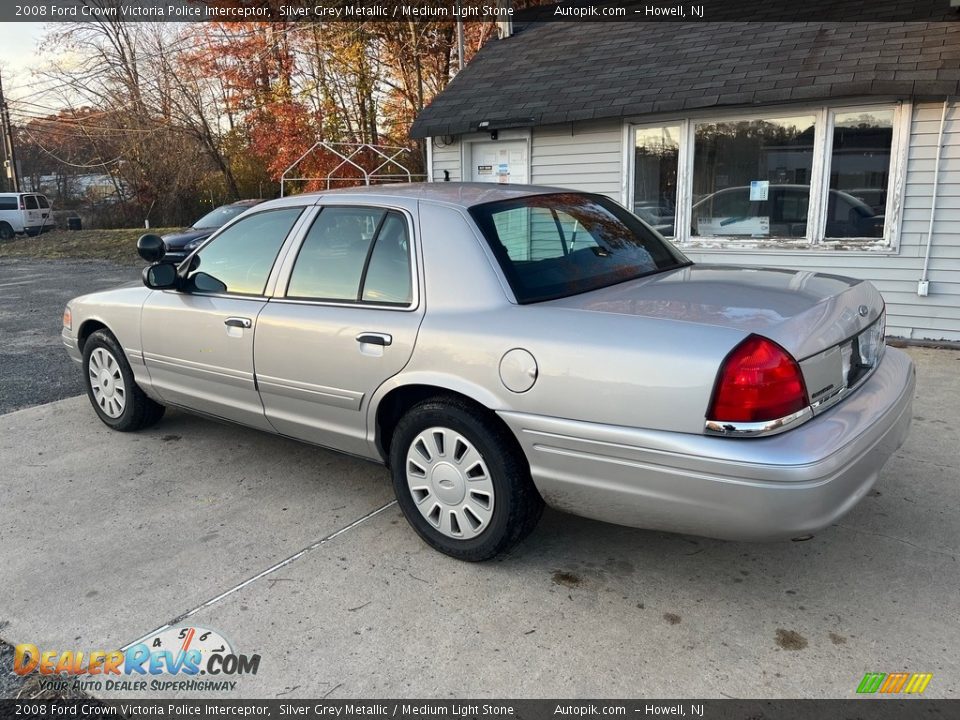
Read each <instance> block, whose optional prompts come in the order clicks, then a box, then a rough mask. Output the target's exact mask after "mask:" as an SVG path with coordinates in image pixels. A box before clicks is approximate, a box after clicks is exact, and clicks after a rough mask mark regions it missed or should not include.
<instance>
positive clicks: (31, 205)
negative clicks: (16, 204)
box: [23, 195, 40, 210]
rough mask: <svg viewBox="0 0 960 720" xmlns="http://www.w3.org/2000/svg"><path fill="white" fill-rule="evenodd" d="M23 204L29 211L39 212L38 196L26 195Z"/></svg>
mask: <svg viewBox="0 0 960 720" xmlns="http://www.w3.org/2000/svg"><path fill="white" fill-rule="evenodd" d="M23 204H24V205H25V206H26V208H27V210H39V209H40V208H39V206H38V205H37V196H36V195H25V196H24V198H23Z"/></svg>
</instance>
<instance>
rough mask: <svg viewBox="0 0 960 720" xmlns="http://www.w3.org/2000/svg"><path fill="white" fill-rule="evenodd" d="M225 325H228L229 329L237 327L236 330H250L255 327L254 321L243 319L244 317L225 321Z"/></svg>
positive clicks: (230, 318) (229, 318)
mask: <svg viewBox="0 0 960 720" xmlns="http://www.w3.org/2000/svg"><path fill="white" fill-rule="evenodd" d="M223 324H224V325H226V326H227V327H235V328H246V329H250V328H251V327H253V321H252V320H251V319H250V318H242V317H228V318H227V319H226V320H224V321H223Z"/></svg>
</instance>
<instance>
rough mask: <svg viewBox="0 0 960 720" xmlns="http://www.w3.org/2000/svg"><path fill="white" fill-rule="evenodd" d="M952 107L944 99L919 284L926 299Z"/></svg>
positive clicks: (922, 295)
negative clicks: (944, 149)
mask: <svg viewBox="0 0 960 720" xmlns="http://www.w3.org/2000/svg"><path fill="white" fill-rule="evenodd" d="M949 106H950V96H947V97H945V98H944V99H943V110H942V112H941V113H940V132H939V133H938V134H937V158H936V161H935V162H934V165H933V197H931V198H930V224H929V225H928V226H927V251H926V253H925V254H924V257H923V274H922V275H921V276H920V282H919V283H918V284H917V295H919V296H920V297H926V296H927V295H928V294H929V293H930V280H929V278H928V274H929V271H930V250H931V248H932V247H933V221H934V219H935V218H936V216H937V192H938V189H939V187H940V158H941V156H942V155H943V131H944V128H945V127H946V124H947V108H948V107H949Z"/></svg>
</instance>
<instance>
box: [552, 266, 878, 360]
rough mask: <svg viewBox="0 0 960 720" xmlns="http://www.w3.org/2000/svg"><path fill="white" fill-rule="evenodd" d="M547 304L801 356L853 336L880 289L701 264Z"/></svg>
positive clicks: (867, 319) (831, 278)
mask: <svg viewBox="0 0 960 720" xmlns="http://www.w3.org/2000/svg"><path fill="white" fill-rule="evenodd" d="M547 304H552V305H554V306H559V307H565V308H570V309H576V310H584V311H592V312H606V313H616V314H622V315H639V316H644V317H655V318H662V319H669V320H677V321H683V322H692V323H699V324H704V325H714V326H722V327H728V328H733V329H737V330H741V331H743V332H744V333H745V334H750V333H757V334H758V335H763V336H764V337H768V338H770V339H771V340H773V341H775V342H776V343H778V344H779V345H781V346H782V347H784V348H785V349H786V350H787V351H789V352H790V353H791V354H792V355H793V356H794V357H795V358H796V359H797V360H799V361H803V360H805V359H806V358H809V357H811V356H814V355H817V354H819V353H822V352H824V351H825V350H829V349H830V348H833V347H835V346H838V345H840V344H841V343H843V342H844V341H846V340H849V339H850V338H852V337H854V336H856V335H858V334H859V333H861V332H862V331H864V330H865V329H867V327H869V326H870V325H871V324H872V323H874V322H875V321H876V320H877V319H878V318H879V317H880V314H881V313H882V312H883V299H882V298H881V297H880V293H879V292H877V290H876V288H874V287H873V285H871V284H870V283H869V282H866V281H862V280H855V279H853V278H847V277H842V276H839V275H828V274H824V273H816V272H810V271H802V270H786V269H778V268H743V267H736V266H729V265H706V264H704V265H699V264H698V265H691V266H688V267H684V268H679V269H677V270H673V271H670V272H664V273H659V274H657V275H651V276H649V277H644V278H639V279H637V280H632V281H629V282H625V283H620V284H618V285H613V286H610V287H607V288H602V289H600V290H594V291H592V292H587V293H582V294H580V295H574V296H571V297H567V298H562V299H559V300H552V301H550V302H549V303H547Z"/></svg>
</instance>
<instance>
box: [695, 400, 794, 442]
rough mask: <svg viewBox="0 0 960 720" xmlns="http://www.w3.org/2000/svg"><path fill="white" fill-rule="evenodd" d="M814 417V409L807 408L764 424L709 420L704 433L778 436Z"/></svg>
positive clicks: (733, 435)
mask: <svg viewBox="0 0 960 720" xmlns="http://www.w3.org/2000/svg"><path fill="white" fill-rule="evenodd" d="M812 417H813V408H811V407H809V406H808V407H805V408H803V410H798V411H797V412H795V413H793V414H791V415H786V416H785V417H782V418H777V419H776V420H764V421H763V422H736V423H732V422H721V421H719V420H707V421H706V423H705V425H704V432H705V433H706V434H707V435H724V436H726V437H753V436H755V435H767V436H769V435H776V434H778V433H782V432H784V431H786V430H789V429H790V428H792V427H795V426H797V425H800V424H801V423H805V422H806V421H807V420H809V419H810V418H812Z"/></svg>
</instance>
